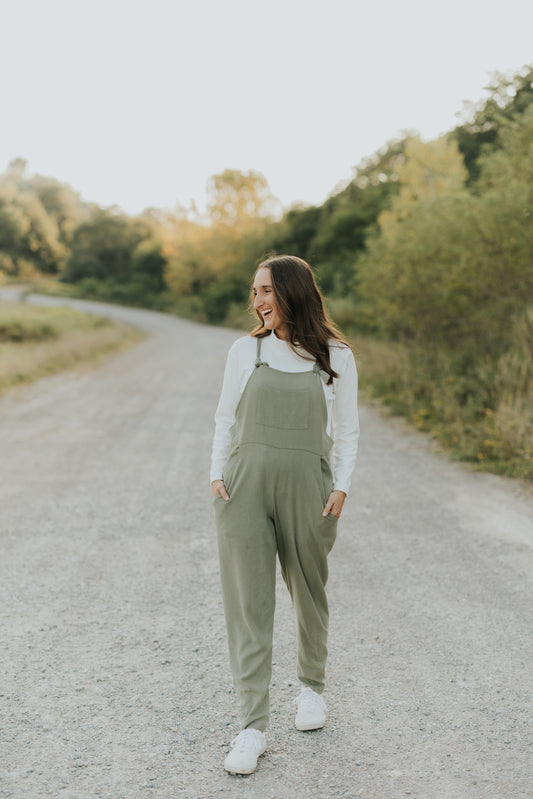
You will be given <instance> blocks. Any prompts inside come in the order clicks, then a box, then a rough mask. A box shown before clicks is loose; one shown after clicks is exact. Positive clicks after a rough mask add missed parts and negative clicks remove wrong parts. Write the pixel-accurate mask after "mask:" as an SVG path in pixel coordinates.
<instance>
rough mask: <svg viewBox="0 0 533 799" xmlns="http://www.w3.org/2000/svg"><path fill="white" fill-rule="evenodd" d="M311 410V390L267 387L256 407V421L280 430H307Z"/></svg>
mask: <svg viewBox="0 0 533 799" xmlns="http://www.w3.org/2000/svg"><path fill="white" fill-rule="evenodd" d="M310 408H311V392H310V391H309V389H301V390H299V391H291V390H287V389H283V390H280V389H277V388H271V387H270V386H265V387H264V388H263V390H262V392H261V401H260V402H259V403H258V405H257V407H256V412H255V421H256V424H260V425H263V426H264V427H275V428H277V429H278V430H307V428H308V427H309V411H310Z"/></svg>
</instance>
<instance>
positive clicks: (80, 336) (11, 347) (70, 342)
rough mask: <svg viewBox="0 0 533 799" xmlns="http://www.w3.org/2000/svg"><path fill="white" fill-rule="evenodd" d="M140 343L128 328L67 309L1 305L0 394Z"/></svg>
mask: <svg viewBox="0 0 533 799" xmlns="http://www.w3.org/2000/svg"><path fill="white" fill-rule="evenodd" d="M142 338H144V334H143V333H142V332H140V331H138V330H136V329H135V328H132V327H130V326H129V325H124V324H119V323H117V322H113V321H111V320H108V319H102V318H101V317H96V316H92V315H89V314H84V313H81V312H80V311H76V310H74V309H71V308H41V307H38V306H31V305H25V304H23V303H21V304H19V303H7V302H5V303H4V302H0V393H3V392H5V391H7V390H8V389H10V388H12V387H13V386H18V385H22V384H24V383H29V382H31V381H33V380H37V379H38V378H40V377H46V376H49V375H53V374H56V373H57V372H60V371H62V370H64V369H71V368H73V367H76V366H79V365H81V364H91V363H96V362H98V360H99V359H100V358H102V357H103V356H105V355H107V354H110V353H111V352H116V351H119V350H122V349H125V348H127V347H129V346H132V345H133V344H135V343H137V342H138V341H140V340H141V339H142Z"/></svg>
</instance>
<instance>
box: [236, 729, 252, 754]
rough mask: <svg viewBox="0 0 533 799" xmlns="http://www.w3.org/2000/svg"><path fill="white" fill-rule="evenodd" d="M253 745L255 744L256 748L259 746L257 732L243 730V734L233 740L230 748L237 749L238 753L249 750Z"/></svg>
mask: <svg viewBox="0 0 533 799" xmlns="http://www.w3.org/2000/svg"><path fill="white" fill-rule="evenodd" d="M251 743H253V744H254V746H258V745H259V736H258V734H257V732H256V731H255V730H242V732H240V733H239V734H238V735H237V737H236V738H234V739H233V741H232V742H231V743H230V746H231V747H232V748H235V749H236V751H237V752H242V751H243V750H245V749H248V747H249V746H250V744H251Z"/></svg>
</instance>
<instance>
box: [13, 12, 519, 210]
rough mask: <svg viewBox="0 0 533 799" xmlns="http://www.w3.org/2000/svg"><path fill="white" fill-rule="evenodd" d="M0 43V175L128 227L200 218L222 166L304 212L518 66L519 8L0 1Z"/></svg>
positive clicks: (434, 128)
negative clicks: (54, 187) (109, 211)
mask: <svg viewBox="0 0 533 799" xmlns="http://www.w3.org/2000/svg"><path fill="white" fill-rule="evenodd" d="M0 30H1V33H2V35H1V45H0V75H1V76H2V77H1V79H0V109H1V113H2V119H1V124H0V171H3V170H4V169H5V168H6V166H7V164H8V162H9V161H10V160H11V159H12V158H15V157H17V156H21V157H23V158H26V159H27V160H28V162H29V170H30V172H31V173H33V172H39V173H41V174H45V175H51V176H53V177H55V178H57V179H58V180H61V181H63V182H66V183H70V184H71V185H72V186H73V187H74V189H76V190H77V191H79V192H80V193H81V194H82V196H83V198H84V199H86V200H91V201H94V202H97V203H99V204H100V205H103V206H109V205H113V204H118V205H119V206H120V207H121V208H123V209H124V210H125V211H127V212H128V213H137V212H140V211H141V210H142V209H143V208H145V207H148V206H156V207H159V208H173V207H174V206H175V205H176V203H180V204H183V205H188V204H189V202H190V201H191V200H193V199H194V200H195V201H196V202H197V203H198V205H199V206H200V207H203V206H204V203H205V188H206V182H207V180H208V178H209V177H210V175H212V174H215V173H217V172H221V171H222V170H224V169H226V168H228V167H230V168H235V169H242V170H248V169H255V170H258V171H260V172H262V173H263V174H264V175H265V177H266V178H267V180H268V182H269V184H270V187H271V189H272V191H273V193H274V194H275V195H277V196H278V197H279V198H280V200H281V201H282V203H283V205H284V206H289V205H291V204H293V203H295V202H297V201H304V202H308V203H321V202H323V201H324V199H325V198H326V196H327V195H328V194H329V193H330V192H331V191H332V190H333V189H334V187H335V186H336V184H338V183H339V182H340V181H342V180H345V179H347V178H349V177H350V176H351V174H352V168H353V167H354V166H355V165H357V163H358V162H359V161H360V160H361V159H362V158H364V157H365V156H368V155H371V154H372V153H373V152H374V151H375V150H377V149H378V148H380V147H381V146H382V145H383V144H385V142H386V141H388V140H389V139H391V138H393V137H395V136H397V135H398V134H399V133H400V132H401V131H402V130H405V129H416V130H418V131H419V132H420V133H421V135H422V137H423V138H425V139H430V138H434V137H436V136H437V135H439V134H440V133H443V132H445V131H447V130H449V129H450V128H452V127H453V126H454V125H455V124H456V123H457V118H456V114H457V113H458V112H460V111H461V110H462V108H463V101H465V100H473V101H477V100H478V99H480V98H481V97H482V96H483V87H484V86H486V85H487V83H488V82H489V80H490V75H491V73H493V72H494V71H501V72H505V73H514V72H516V71H518V69H520V68H521V67H522V66H523V65H524V64H527V63H529V64H531V63H533V2H532V1H531V0H505V2H502V0H447V1H446V2H443V0H439V2H431V0H364V2H360V0H263V2H261V3H258V2H254V0H188V1H187V2H185V1H184V0H2V2H1V4H0Z"/></svg>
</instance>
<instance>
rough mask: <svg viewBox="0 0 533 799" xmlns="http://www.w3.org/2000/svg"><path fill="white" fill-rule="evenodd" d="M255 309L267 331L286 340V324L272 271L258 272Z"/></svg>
mask: <svg viewBox="0 0 533 799" xmlns="http://www.w3.org/2000/svg"><path fill="white" fill-rule="evenodd" d="M252 295H253V300H254V308H255V310H256V311H258V312H259V313H260V314H261V317H262V319H263V324H264V326H265V327H266V328H267V330H275V331H276V334H277V336H278V338H285V322H284V321H283V317H282V315H281V311H280V309H279V307H278V304H277V302H276V298H275V296H274V289H273V287H272V276H271V274H270V269H268V267H266V266H263V267H262V268H261V269H259V270H258V272H257V274H256V276H255V280H254V284H253V286H252Z"/></svg>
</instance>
